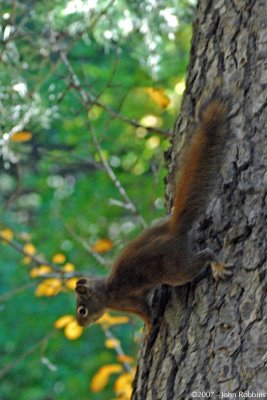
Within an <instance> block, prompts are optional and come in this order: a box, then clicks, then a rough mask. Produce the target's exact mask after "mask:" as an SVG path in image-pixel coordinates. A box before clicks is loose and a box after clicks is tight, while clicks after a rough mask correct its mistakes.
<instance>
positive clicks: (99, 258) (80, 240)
mask: <svg viewBox="0 0 267 400" xmlns="http://www.w3.org/2000/svg"><path fill="white" fill-rule="evenodd" d="M65 228H66V229H67V231H68V232H69V234H70V235H71V236H72V237H73V238H74V239H75V240H76V241H77V242H79V243H80V244H81V245H82V246H83V248H84V249H85V250H86V251H87V252H88V253H89V254H90V255H91V256H93V257H94V258H95V259H96V260H97V261H98V262H99V264H100V265H103V266H104V267H107V266H109V265H110V263H108V262H107V261H106V260H105V259H104V258H103V257H101V256H100V255H99V254H97V253H96V252H95V251H93V250H92V247H91V246H90V245H89V244H88V243H87V241H86V240H85V239H83V238H82V237H80V236H79V235H77V233H76V232H75V231H74V230H73V229H72V228H71V227H70V226H69V225H68V224H65Z"/></svg>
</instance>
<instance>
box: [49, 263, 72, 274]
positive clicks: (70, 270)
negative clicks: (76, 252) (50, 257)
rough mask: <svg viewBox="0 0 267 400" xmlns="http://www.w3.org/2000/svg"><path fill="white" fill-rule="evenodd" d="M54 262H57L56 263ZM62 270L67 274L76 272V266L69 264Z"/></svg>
mask: <svg viewBox="0 0 267 400" xmlns="http://www.w3.org/2000/svg"><path fill="white" fill-rule="evenodd" d="M54 262H56V261H54ZM62 269H63V271H65V272H72V271H75V266H74V265H73V264H72V263H67V264H65V265H64V267H63V268H62Z"/></svg>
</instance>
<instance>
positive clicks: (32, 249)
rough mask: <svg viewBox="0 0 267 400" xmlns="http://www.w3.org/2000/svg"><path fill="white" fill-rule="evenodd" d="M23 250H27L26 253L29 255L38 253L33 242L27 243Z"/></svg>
mask: <svg viewBox="0 0 267 400" xmlns="http://www.w3.org/2000/svg"><path fill="white" fill-rule="evenodd" d="M23 251H25V253H27V254H29V256H33V255H34V254H35V253H36V248H35V247H34V245H33V244H32V243H26V244H25V245H24V246H23Z"/></svg>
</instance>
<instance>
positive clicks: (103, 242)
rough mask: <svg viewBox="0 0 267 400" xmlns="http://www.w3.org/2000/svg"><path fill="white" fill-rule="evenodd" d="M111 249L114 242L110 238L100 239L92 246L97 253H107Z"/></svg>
mask: <svg viewBox="0 0 267 400" xmlns="http://www.w3.org/2000/svg"><path fill="white" fill-rule="evenodd" d="M110 249H112V242H111V241H110V240H108V239H99V240H97V241H96V242H95V243H94V244H93V246H92V250H93V251H94V252H96V253H106V252H107V251H109V250H110Z"/></svg>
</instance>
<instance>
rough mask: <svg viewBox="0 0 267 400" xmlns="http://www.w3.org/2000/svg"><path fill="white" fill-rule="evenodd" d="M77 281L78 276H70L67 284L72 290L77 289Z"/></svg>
mask: <svg viewBox="0 0 267 400" xmlns="http://www.w3.org/2000/svg"><path fill="white" fill-rule="evenodd" d="M77 281H78V278H70V279H68V280H67V281H66V282H65V286H67V288H68V289H70V290H75V288H76V283H77Z"/></svg>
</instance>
